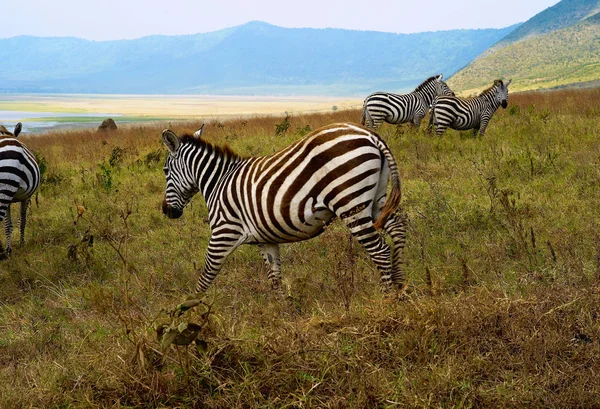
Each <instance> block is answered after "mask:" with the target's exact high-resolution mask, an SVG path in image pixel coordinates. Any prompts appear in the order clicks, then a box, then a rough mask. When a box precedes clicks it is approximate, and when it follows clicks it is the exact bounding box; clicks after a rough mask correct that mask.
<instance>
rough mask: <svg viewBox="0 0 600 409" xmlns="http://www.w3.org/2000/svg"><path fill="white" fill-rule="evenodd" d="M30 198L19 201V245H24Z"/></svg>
mask: <svg viewBox="0 0 600 409" xmlns="http://www.w3.org/2000/svg"><path fill="white" fill-rule="evenodd" d="M29 202H30V199H26V200H23V201H22V202H21V218H20V219H19V232H20V236H19V245H20V246H21V247H23V246H24V245H25V224H26V223H27V208H28V207H29Z"/></svg>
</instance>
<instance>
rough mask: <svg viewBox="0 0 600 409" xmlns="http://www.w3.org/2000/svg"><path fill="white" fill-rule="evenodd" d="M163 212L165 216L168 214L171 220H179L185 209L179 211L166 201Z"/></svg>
mask: <svg viewBox="0 0 600 409" xmlns="http://www.w3.org/2000/svg"><path fill="white" fill-rule="evenodd" d="M162 211H163V214H166V215H167V217H168V218H169V219H178V218H180V217H181V215H182V214H183V209H177V208H175V207H171V206H169V205H168V204H167V201H166V200H164V201H163V204H162Z"/></svg>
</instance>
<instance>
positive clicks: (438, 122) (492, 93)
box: [429, 80, 512, 136]
mask: <svg viewBox="0 0 600 409" xmlns="http://www.w3.org/2000/svg"><path fill="white" fill-rule="evenodd" d="M511 81H512V80H508V81H507V82H506V83H504V82H503V81H502V80H495V81H494V84H493V85H492V86H491V87H489V88H487V89H486V90H484V91H482V92H481V93H480V94H479V96H477V97H475V98H468V99H465V98H459V97H447V96H444V97H437V98H435V100H434V101H433V103H432V104H431V116H430V117H429V128H430V129H431V128H432V126H433V125H435V126H436V130H435V134H436V135H437V136H442V135H443V134H444V132H446V128H452V129H456V130H459V131H464V130H467V129H473V136H476V135H477V132H479V135H481V136H483V134H484V133H485V130H486V128H487V126H488V123H489V122H490V119H491V118H492V115H494V112H496V110H497V109H498V107H500V106H502V108H506V107H507V106H508V86H509V85H510V83H511Z"/></svg>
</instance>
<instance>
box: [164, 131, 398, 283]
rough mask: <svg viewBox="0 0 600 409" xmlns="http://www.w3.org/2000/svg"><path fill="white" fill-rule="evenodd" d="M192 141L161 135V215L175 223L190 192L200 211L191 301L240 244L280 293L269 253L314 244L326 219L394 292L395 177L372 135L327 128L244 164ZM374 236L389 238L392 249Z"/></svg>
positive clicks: (275, 260) (387, 154)
mask: <svg viewBox="0 0 600 409" xmlns="http://www.w3.org/2000/svg"><path fill="white" fill-rule="evenodd" d="M200 136H201V131H199V132H197V134H196V135H195V136H190V135H186V136H184V137H183V138H179V137H178V136H177V135H176V134H175V133H173V132H172V131H170V130H165V131H163V135H162V137H163V141H164V143H165V145H166V146H167V148H168V149H169V151H170V155H169V156H168V158H167V161H166V164H165V168H164V170H165V175H166V182H167V186H166V191H165V198H164V201H163V213H165V214H166V215H167V216H169V217H170V218H177V217H180V216H181V215H182V213H183V208H184V206H185V205H186V204H187V203H188V202H189V201H190V200H191V198H192V197H193V196H194V194H196V193H197V192H202V195H203V196H204V198H205V200H206V204H207V206H208V211H209V222H210V227H211V238H210V241H209V244H208V249H207V252H206V260H205V266H204V271H203V272H202V274H201V276H200V278H199V280H198V283H197V286H196V291H197V292H204V291H206V290H207V288H208V287H209V286H210V284H211V282H212V281H213V279H214V278H215V276H216V275H217V273H218V272H219V270H220V269H221V267H222V265H223V263H224V261H225V259H226V258H227V256H228V255H229V254H231V253H232V252H233V251H234V250H235V249H236V248H237V247H238V246H240V245H242V244H254V245H258V246H259V248H260V250H261V253H262V255H263V257H264V259H265V261H266V262H267V264H268V265H269V268H270V273H269V278H270V280H271V283H272V285H273V287H274V288H275V289H276V290H278V291H279V292H281V291H282V284H281V267H280V257H279V244H281V243H290V242H296V241H301V240H306V239H309V238H312V237H315V236H317V235H319V234H320V233H322V232H323V230H324V228H325V226H326V225H327V224H328V223H329V222H330V221H331V220H332V219H333V218H334V217H336V216H337V217H339V218H340V219H342V220H343V221H344V223H345V224H346V225H347V226H348V227H349V228H350V231H351V232H352V234H353V235H354V236H355V237H356V238H357V239H358V241H359V242H360V243H361V244H362V245H363V246H364V247H365V249H366V250H367V252H368V254H369V255H370V257H371V259H372V260H373V262H374V263H375V265H376V266H377V267H378V269H379V271H380V274H381V282H382V284H383V286H384V287H385V288H390V287H391V285H392V284H394V285H397V286H400V285H402V283H403V274H404V273H403V270H404V269H403V262H402V252H403V248H404V243H405V231H406V226H405V220H404V218H403V217H401V216H400V215H399V214H397V213H396V210H397V208H398V206H399V204H400V176H399V173H398V166H397V164H396V161H395V160H394V158H393V156H392V153H391V151H390V149H389V148H388V146H387V145H386V143H385V142H384V141H383V140H382V139H381V138H380V137H379V136H378V135H377V134H375V133H374V132H372V131H370V130H368V129H366V128H363V127H361V126H359V125H353V124H347V123H341V124H332V125H329V126H326V127H323V128H320V129H318V130H316V131H314V132H312V133H310V134H309V135H307V136H306V137H305V138H303V139H302V140H300V141H298V142H296V143H294V144H293V145H291V146H289V147H287V148H285V149H283V150H281V151H279V152H276V153H274V154H271V155H268V156H262V157H250V158H241V157H240V156H238V155H236V154H235V153H233V152H232V151H231V150H229V149H228V148H220V147H215V146H213V145H212V144H210V143H207V142H205V141H204V140H203V139H201V138H200ZM390 178H391V186H392V187H391V193H390V194H389V197H387V199H386V196H387V187H388V180H389V179H390ZM379 228H382V229H383V231H385V232H386V233H388V234H389V235H390V236H391V238H392V242H393V247H392V249H390V247H389V246H388V244H387V243H386V241H385V240H384V239H383V238H382V236H381V235H380V233H379V232H378V231H377V229H379ZM391 253H392V254H391ZM392 260H393V261H392Z"/></svg>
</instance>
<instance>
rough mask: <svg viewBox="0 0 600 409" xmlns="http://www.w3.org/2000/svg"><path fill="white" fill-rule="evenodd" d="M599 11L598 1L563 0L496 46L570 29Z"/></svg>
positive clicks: (527, 22)
mask: <svg viewBox="0 0 600 409" xmlns="http://www.w3.org/2000/svg"><path fill="white" fill-rule="evenodd" d="M599 11H600V1H599V0H563V1H561V2H559V3H557V4H555V5H554V6H552V7H548V8H547V9H546V10H544V11H542V12H541V13H538V14H536V15H535V16H533V17H532V18H530V19H529V20H527V21H526V22H525V23H523V24H522V25H521V26H519V27H517V28H516V29H515V30H514V31H513V32H511V33H510V34H508V35H507V36H506V37H504V38H503V39H502V40H501V41H499V42H498V44H497V45H498V46H504V45H508V44H512V43H515V42H517V41H520V40H523V39H526V38H530V37H535V36H539V35H542V34H546V33H550V32H553V31H556V30H560V29H563V28H566V27H570V26H572V25H575V24H577V23H578V22H580V21H582V20H584V19H586V18H587V17H589V16H591V15H594V14H596V13H597V12H599Z"/></svg>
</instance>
